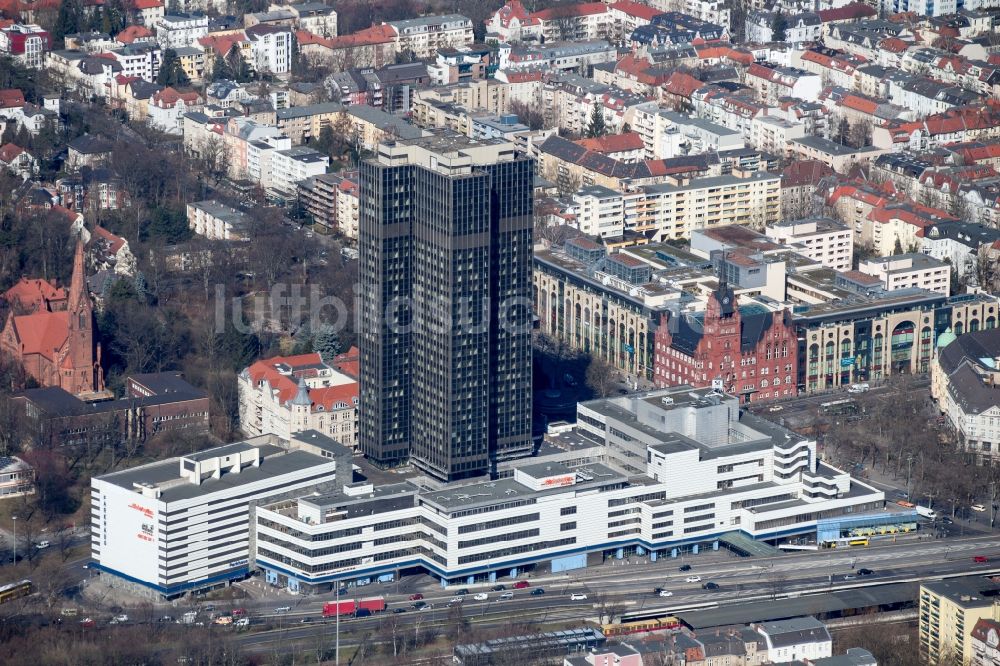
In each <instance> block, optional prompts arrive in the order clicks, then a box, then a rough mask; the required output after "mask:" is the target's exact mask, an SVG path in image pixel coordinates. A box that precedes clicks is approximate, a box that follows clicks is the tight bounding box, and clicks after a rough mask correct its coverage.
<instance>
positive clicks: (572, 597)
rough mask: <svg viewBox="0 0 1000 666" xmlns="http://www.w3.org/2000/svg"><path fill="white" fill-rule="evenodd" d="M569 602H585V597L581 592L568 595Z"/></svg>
mask: <svg viewBox="0 0 1000 666" xmlns="http://www.w3.org/2000/svg"><path fill="white" fill-rule="evenodd" d="M569 600H570V601H586V600H587V595H586V594H584V593H583V592H576V593H574V594H571V595H569Z"/></svg>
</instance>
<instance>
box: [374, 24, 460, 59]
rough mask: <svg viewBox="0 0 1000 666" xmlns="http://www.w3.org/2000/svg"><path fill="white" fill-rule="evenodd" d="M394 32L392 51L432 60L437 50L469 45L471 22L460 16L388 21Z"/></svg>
mask: <svg viewBox="0 0 1000 666" xmlns="http://www.w3.org/2000/svg"><path fill="white" fill-rule="evenodd" d="M386 25H388V26H389V27H390V28H392V30H393V31H394V32H395V33H396V51H397V52H399V53H405V52H409V53H412V54H413V56H414V57H415V58H434V57H436V56H437V52H438V49H441V48H453V49H457V48H463V47H468V46H472V42H473V35H472V21H471V20H470V19H468V18H466V17H465V16H462V15H460V14H445V15H443V16H421V17H419V18H412V19H403V20H401V21H388V22H387V23H386Z"/></svg>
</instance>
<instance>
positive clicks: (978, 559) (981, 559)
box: [972, 555, 990, 564]
mask: <svg viewBox="0 0 1000 666" xmlns="http://www.w3.org/2000/svg"><path fill="white" fill-rule="evenodd" d="M972 561H973V562H975V563H976V564H986V563H987V562H989V561H990V558H988V557H986V556H985V555H976V556H975V557H973V558H972Z"/></svg>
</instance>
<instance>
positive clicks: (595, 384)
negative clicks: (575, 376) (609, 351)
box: [586, 358, 618, 398]
mask: <svg viewBox="0 0 1000 666" xmlns="http://www.w3.org/2000/svg"><path fill="white" fill-rule="evenodd" d="M617 375H618V371H617V370H615V368H614V366H612V365H611V364H610V363H607V362H606V361H602V360H600V359H597V358H592V359H591V360H590V365H588V366H587V376H586V381H587V388H589V389H590V390H591V391H593V392H594V395H595V396H597V397H599V398H606V397H608V396H609V395H611V394H612V393H613V392H614V390H615V382H616V380H617Z"/></svg>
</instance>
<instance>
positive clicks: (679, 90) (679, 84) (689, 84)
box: [663, 72, 705, 97]
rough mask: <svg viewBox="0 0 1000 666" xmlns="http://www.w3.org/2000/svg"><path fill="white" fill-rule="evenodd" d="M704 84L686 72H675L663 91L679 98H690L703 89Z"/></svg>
mask: <svg viewBox="0 0 1000 666" xmlns="http://www.w3.org/2000/svg"><path fill="white" fill-rule="evenodd" d="M703 85H705V84H704V83H702V82H701V81H699V80H698V79H696V78H694V77H693V76H691V75H690V74H687V73H685V72H674V73H673V74H671V75H670V78H669V79H667V82H666V84H664V86H663V89H664V90H666V91H667V92H668V93H670V94H672V95H677V96H678V97H690V96H691V95H692V94H693V93H694V91H695V90H697V89H698V88H701V87H702V86H703Z"/></svg>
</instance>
